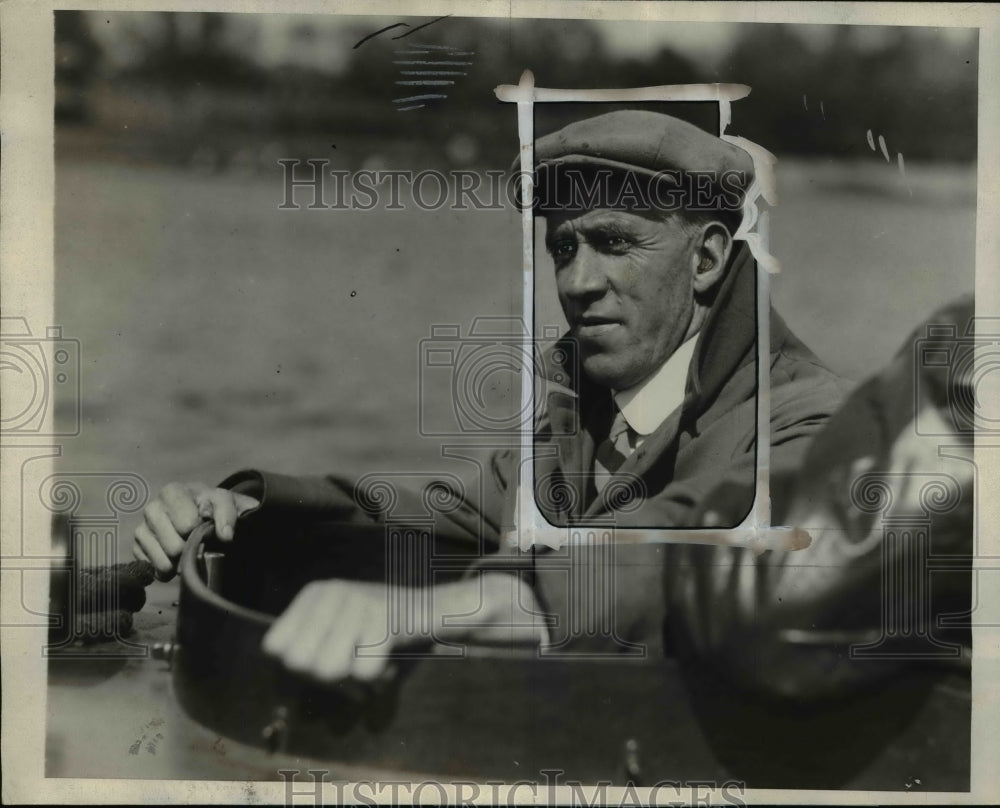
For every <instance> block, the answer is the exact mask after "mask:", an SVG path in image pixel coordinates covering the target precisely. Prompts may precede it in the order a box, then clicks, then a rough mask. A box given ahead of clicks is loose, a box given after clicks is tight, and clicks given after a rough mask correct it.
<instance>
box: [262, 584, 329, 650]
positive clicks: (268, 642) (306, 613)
mask: <svg viewBox="0 0 1000 808" xmlns="http://www.w3.org/2000/svg"><path fill="white" fill-rule="evenodd" d="M320 596H321V591H320V590H319V589H318V588H317V587H314V586H307V587H305V588H304V589H303V590H302V591H301V592H299V594H298V595H296V596H295V600H293V601H292V603H291V605H290V606H289V607H288V608H287V609H285V611H284V613H283V614H282V615H281V616H280V617H279V618H278V619H277V620H275V621H274V625H273V626H271V628H270V630H269V631H268V632H267V634H265V635H264V641H263V647H264V650H265V651H266V652H267V653H269V654H272V655H274V656H281V655H282V654H283V653H284V652H285V651H286V650H287V649H288V648H289V647H290V646H291V644H292V642H293V641H294V639H295V636H296V632H297V630H298V627H299V624H300V623H302V622H307V621H309V620H310V619H312V620H315V619H317V617H318V614H317V612H316V604H317V602H318V601H319V599H320Z"/></svg>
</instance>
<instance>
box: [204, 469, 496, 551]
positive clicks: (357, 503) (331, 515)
mask: <svg viewBox="0 0 1000 808" xmlns="http://www.w3.org/2000/svg"><path fill="white" fill-rule="evenodd" d="M505 470H506V464H504V463H502V462H501V461H499V460H497V459H496V458H493V459H491V461H490V462H488V463H487V464H486V469H485V471H484V473H483V474H481V475H473V476H472V477H470V478H469V479H468V480H465V479H461V480H458V479H456V480H455V481H454V482H453V481H452V479H449V478H448V477H449V476H448V475H441V479H435V478H433V477H428V478H427V482H426V483H425V484H423V485H422V486H421V487H420V488H418V489H410V488H407V487H405V486H403V485H395V484H392V483H391V481H390V482H389V487H391V493H389V494H388V495H384V494H385V493H386V491H387V487H386V486H375V485H369V484H368V483H371V482H374V481H375V480H376V479H377V478H376V477H369V478H364V477H362V478H359V479H351V478H349V477H342V476H337V475H326V476H321V475H315V476H292V475H287V474H279V473H275V472H270V471H261V470H256V469H248V470H244V471H240V472H237V473H235V474H232V475H230V476H229V477H227V478H226V479H225V480H223V481H222V482H221V483H220V484H219V486H220V487H221V488H228V489H230V490H232V491H236V492H238V493H241V494H246V495H248V496H252V497H254V498H256V499H258V500H260V503H261V504H260V506H259V507H258V508H255V509H254V510H253V511H248V512H246V513H245V514H244V517H245V518H250V519H255V520H262V519H266V520H268V521H269V522H272V521H276V522H280V521H281V520H283V519H289V520H299V521H301V520H307V521H334V522H350V523H367V524H372V523H384V522H385V521H386V520H387V519H389V518H399V516H398V515H399V514H403V515H415V516H418V518H420V519H421V522H426V520H427V519H430V520H432V521H433V524H434V530H435V531H436V535H438V536H440V537H441V538H443V539H448V540H452V541H455V542H459V543H468V542H479V543H481V544H482V547H483V549H484V551H490V550H492V549H495V547H496V545H497V543H498V541H499V532H500V522H501V520H502V512H503V509H504V497H505V493H506V488H505V484H506V480H504V479H502V474H503V473H505ZM498 475H501V476H498ZM402 518H405V516H404V517H402Z"/></svg>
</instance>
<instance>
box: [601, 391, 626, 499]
mask: <svg viewBox="0 0 1000 808" xmlns="http://www.w3.org/2000/svg"><path fill="white" fill-rule="evenodd" d="M631 437H632V430H631V429H630V428H629V425H628V421H626V420H625V416H624V415H622V413H621V410H618V409H617V408H616V412H615V418H614V420H613V421H612V422H611V430H610V431H609V432H608V436H607V437H606V438H605V439H604V440H602V441H601V443H600V444H599V445H598V447H597V451H596V452H595V453H594V486H595V487H596V488H597V493H600V492H601V491H603V490H604V486H606V485H607V484H608V481H609V480H610V479H611V478H612V476H614V474H615V472H617V471H618V469H620V468H621V466H622V463H624V462H625V460H626V458H627V457H628V456H629V455H630V454H632V441H631Z"/></svg>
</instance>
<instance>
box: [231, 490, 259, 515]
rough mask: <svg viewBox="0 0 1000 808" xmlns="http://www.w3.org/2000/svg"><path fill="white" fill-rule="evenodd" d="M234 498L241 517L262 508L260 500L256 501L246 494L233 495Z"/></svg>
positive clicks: (237, 511)
mask: <svg viewBox="0 0 1000 808" xmlns="http://www.w3.org/2000/svg"><path fill="white" fill-rule="evenodd" d="M233 498H234V499H235V500H236V513H238V514H239V515H240V516H242V515H243V514H245V513H246V512H247V511H249V510H252V509H253V508H259V507H260V500H258V499H254V498H253V497H250V496H247V495H246V494H233Z"/></svg>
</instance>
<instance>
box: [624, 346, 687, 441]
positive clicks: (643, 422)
mask: <svg viewBox="0 0 1000 808" xmlns="http://www.w3.org/2000/svg"><path fill="white" fill-rule="evenodd" d="M697 341H698V335H697V334H695V336H693V337H691V338H690V339H689V340H688V341H687V342H685V343H684V344H683V345H681V346H680V347H679V348H678V349H677V350H676V351H674V352H673V353H672V354H671V355H670V357H669V358H668V359H667V361H666V362H664V363H663V364H662V365H661V366H660V369H659V370H657V371H656V372H655V373H653V375H651V376H647V377H646V379H644V380H643V381H641V382H639V383H638V384H636V385H633V386H632V387H630V388H628V389H627V390H617V391H615V393H614V398H615V404H617V405H618V409H619V410H621V413H622V415H624V416H625V420H626V421H628V425H629V426H630V427H631V428H632V430H633V431H634V432H635V433H636V434H637V435H641V436H643V437H645V436H646V435H651V434H652V433H653V432H655V431H656V429H657V427H659V426H660V424H662V423H663V422H664V421H666V420H667V417H668V416H669V415H670V413H672V412H673V411H674V410H676V409H677V408H678V407H679V406H680V405H681V404H682V403H683V402H684V390H685V387H686V386H687V375H688V366H689V365H690V364H691V357H692V356H694V348H695V344H696V343H697Z"/></svg>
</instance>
